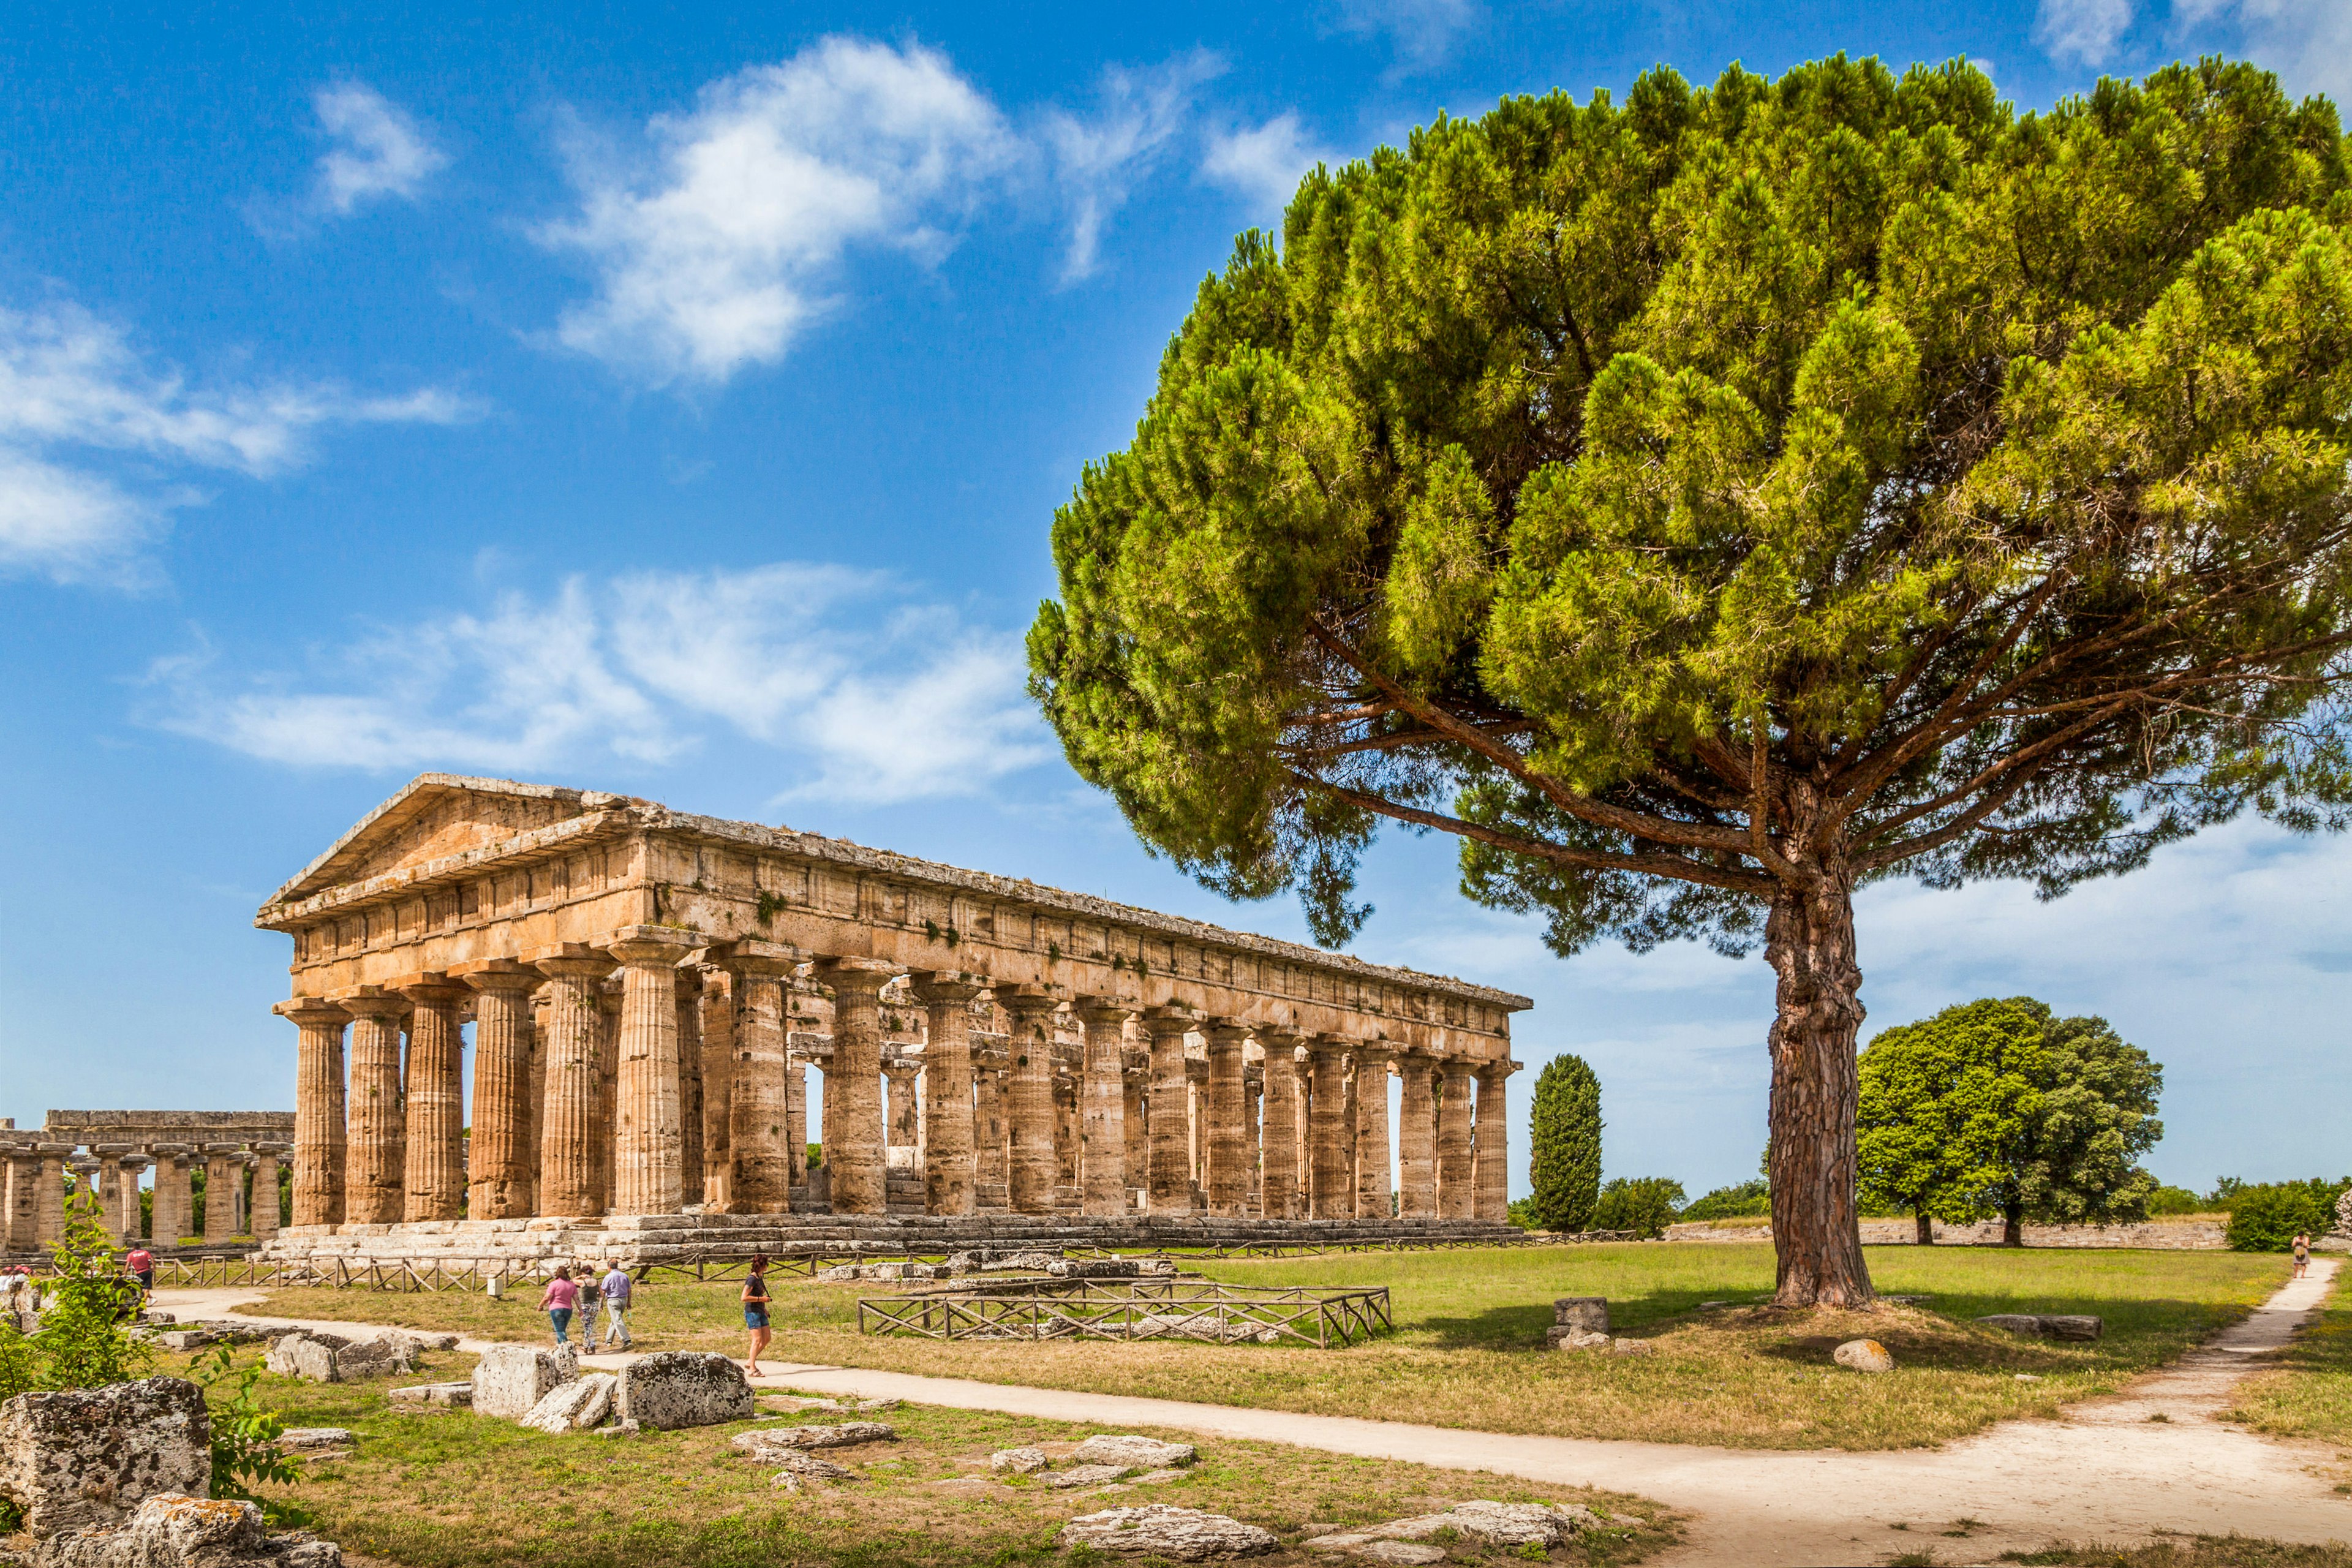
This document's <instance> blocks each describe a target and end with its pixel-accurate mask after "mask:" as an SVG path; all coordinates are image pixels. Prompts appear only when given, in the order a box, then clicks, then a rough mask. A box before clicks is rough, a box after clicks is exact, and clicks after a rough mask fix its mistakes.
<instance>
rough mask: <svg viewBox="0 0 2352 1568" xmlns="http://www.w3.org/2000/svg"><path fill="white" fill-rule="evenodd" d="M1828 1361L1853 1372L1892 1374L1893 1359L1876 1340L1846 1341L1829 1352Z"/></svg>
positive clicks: (1893, 1367) (1893, 1368)
mask: <svg viewBox="0 0 2352 1568" xmlns="http://www.w3.org/2000/svg"><path fill="white" fill-rule="evenodd" d="M1830 1359H1831V1360H1832V1361H1833V1362H1835V1363H1838V1365H1840V1366H1843V1367H1849V1368H1851V1369H1852V1370H1853V1371H1855V1372H1893V1371H1894V1370H1895V1358H1894V1356H1892V1355H1890V1354H1889V1353H1887V1349H1886V1347H1885V1345H1883V1344H1880V1343H1879V1342H1877V1341H1876V1340H1848V1341H1846V1342H1845V1343H1843V1344H1842V1345H1840V1346H1838V1348H1837V1349H1835V1350H1833V1351H1832V1352H1830Z"/></svg>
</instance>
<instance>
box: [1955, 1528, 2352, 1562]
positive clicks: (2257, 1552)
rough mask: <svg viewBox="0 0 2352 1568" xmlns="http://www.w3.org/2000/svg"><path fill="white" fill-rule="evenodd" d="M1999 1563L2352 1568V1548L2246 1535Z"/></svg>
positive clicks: (2055, 1552) (2053, 1551)
mask: <svg viewBox="0 0 2352 1568" xmlns="http://www.w3.org/2000/svg"><path fill="white" fill-rule="evenodd" d="M1997 1561H1999V1562H2002V1563H2032V1564H2036V1565H2038V1568H2352V1547H2347V1546H2345V1545H2344V1544H2343V1543H2342V1542H2329V1543H2328V1544H2326V1545H2325V1546H2304V1545H2299V1544H2297V1543H2295V1542H2290V1541H2257V1540H2254V1539H2253V1538H2252V1537H2251V1536H2244V1535H2193V1536H2184V1537H2181V1538H2179V1539H2177V1540H2173V1541H2159V1542H2154V1543H2153V1544H2150V1545H2147V1546H2101V1545H2098V1544H2095V1543H2093V1544H2090V1545H2082V1546H2076V1545H2060V1546H2053V1547H2051V1548H2050V1549H2049V1550H2047V1551H2044V1552H2003V1553H2002V1554H2001V1556H2000V1558H1999V1559H1997Z"/></svg>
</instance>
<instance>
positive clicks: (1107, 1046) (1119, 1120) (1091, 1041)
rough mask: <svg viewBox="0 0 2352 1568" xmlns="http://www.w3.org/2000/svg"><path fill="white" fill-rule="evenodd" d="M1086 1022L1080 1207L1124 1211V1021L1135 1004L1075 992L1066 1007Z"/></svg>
mask: <svg viewBox="0 0 2352 1568" xmlns="http://www.w3.org/2000/svg"><path fill="white" fill-rule="evenodd" d="M1072 1011H1074V1012H1076V1014H1077V1016H1078V1021H1079V1022H1080V1023H1081V1024H1083V1025H1085V1026H1086V1060H1085V1076H1084V1078H1083V1079H1082V1080H1081V1082H1080V1085H1079V1090H1078V1093H1079V1103H1078V1161H1079V1175H1078V1181H1079V1185H1080V1188H1081V1194H1082V1195H1081V1197H1080V1200H1079V1205H1080V1207H1081V1208H1082V1209H1083V1210H1084V1211H1085V1212H1086V1213H1087V1214H1089V1215H1105V1216H1109V1217H1116V1216H1118V1215H1123V1214H1125V1213H1126V1212H1127V1207H1128V1205H1127V1082H1126V1079H1127V1060H1126V1050H1127V1021H1128V1019H1129V1018H1131V1017H1133V1016H1135V1009H1134V1008H1132V1007H1130V1006H1129V1005H1127V1004H1126V1003H1124V1002H1121V1001H1119V1000H1118V998H1117V997H1114V996H1081V997H1079V998H1078V999H1077V1002H1076V1006H1075V1007H1074V1008H1073V1009H1072Z"/></svg>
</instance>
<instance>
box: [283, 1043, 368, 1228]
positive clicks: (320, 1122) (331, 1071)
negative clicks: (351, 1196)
mask: <svg viewBox="0 0 2352 1568" xmlns="http://www.w3.org/2000/svg"><path fill="white" fill-rule="evenodd" d="M272 1011H274V1012H276V1013H277V1014H278V1016H281V1017H284V1018H286V1019H287V1020H289V1022H291V1023H292V1024H293V1025H294V1026H295V1028H296V1029H297V1030H298V1031H299V1036H298V1043H297V1044H296V1046H295V1047H294V1223H295V1224H296V1225H341V1224H342V1223H343V1178H344V1166H345V1163H346V1161H347V1160H348V1158H349V1155H348V1154H347V1152H346V1151H345V1143H344V1132H343V1027H344V1026H345V1025H347V1024H349V1023H350V1022H351V1020H352V1016H351V1015H350V1014H349V1013H346V1012H344V1011H343V1010H342V1009H341V1007H336V1006H332V1005H329V1004H327V1003H325V1002H321V1001H319V1000H318V999H316V998H313V997H302V998H297V999H295V1000H292V1001H288V1002H280V1003H278V1005H277V1006H276V1007H275V1008H273V1009H272Z"/></svg>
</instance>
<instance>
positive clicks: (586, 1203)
mask: <svg viewBox="0 0 2352 1568" xmlns="http://www.w3.org/2000/svg"><path fill="white" fill-rule="evenodd" d="M530 963H531V967H532V968H534V969H536V970H538V971H539V972H540V973H541V974H544V975H545V976H547V979H548V987H547V1027H546V1029H545V1031H544V1032H543V1034H542V1037H541V1042H540V1049H541V1054H542V1055H543V1056H544V1057H545V1058H546V1063H545V1069H544V1074H545V1075H544V1082H545V1086H546V1090H547V1094H546V1098H545V1099H544V1100H542V1101H541V1106H540V1116H539V1212H540V1213H541V1214H542V1215H548V1216H550V1217H551V1218H558V1219H582V1218H587V1217H590V1216H593V1215H601V1214H603V1213H604V1205H603V1199H602V1194H600V1193H599V1192H598V1191H597V1169H596V1167H597V1158H596V1139H597V1132H598V1117H597V1101H598V1093H597V1078H598V1075H599V1073H600V1072H601V1070H602V1068H603V1061H602V1052H603V1047H604V1041H603V1034H604V1026H603V1021H602V1018H601V1016H600V1015H601V1011H602V1009H601V1007H600V1005H599V998H598V992H599V990H600V988H601V987H602V986H603V985H604V976H605V975H607V974H609V973H612V968H613V965H612V961H611V960H609V959H606V958H604V957H601V956H599V955H598V954H596V953H594V952H590V951H589V950H588V949H587V948H586V947H584V946H583V945H582V944H580V943H578V942H565V943H564V944H563V945H562V947H555V948H547V949H544V950H542V951H541V952H535V953H533V954H532V955H531V960H530Z"/></svg>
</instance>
